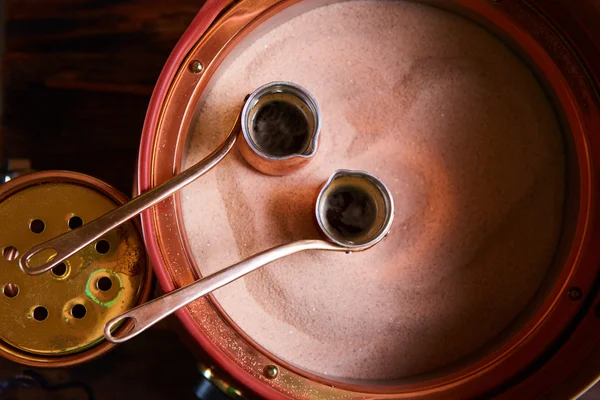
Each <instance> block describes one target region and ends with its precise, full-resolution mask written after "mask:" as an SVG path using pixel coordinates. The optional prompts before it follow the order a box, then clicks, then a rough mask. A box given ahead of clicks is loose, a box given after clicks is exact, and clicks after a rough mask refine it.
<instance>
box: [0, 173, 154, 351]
mask: <svg viewBox="0 0 600 400" xmlns="http://www.w3.org/2000/svg"><path fill="white" fill-rule="evenodd" d="M124 201H126V198H125V196H123V195H122V194H120V193H118V192H117V191H116V190H115V189H113V188H111V187H110V186H108V185H106V184H104V183H102V182H100V181H98V180H96V179H93V178H90V177H88V176H85V175H81V174H74V173H64V172H45V173H38V174H32V175H28V176H25V177H22V178H19V179H17V180H15V181H14V182H9V183H8V184H6V185H3V186H0V221H2V229H1V230H0V251H1V254H0V310H1V312H0V340H1V342H0V353H1V352H2V350H4V351H5V352H6V351H8V352H11V351H13V350H15V349H16V350H17V352H22V353H26V354H27V353H28V354H32V355H43V356H60V355H66V354H71V353H77V352H82V351H83V350H86V349H90V348H91V347H92V346H94V345H96V344H98V343H99V342H102V341H103V338H104V336H103V333H102V330H103V327H104V325H105V323H106V322H108V321H109V320H110V319H111V318H114V317H116V316H118V315H119V314H121V313H123V312H125V311H126V310H128V309H130V308H132V307H135V306H136V305H138V304H140V303H141V302H143V301H144V300H145V298H146V297H147V295H148V290H149V285H148V282H149V278H150V271H149V266H148V265H147V262H146V256H145V251H144V248H143V241H142V238H141V235H140V233H139V231H138V229H137V227H136V225H135V224H134V223H133V222H127V223H125V224H123V225H121V226H120V227H118V228H117V229H114V230H113V231H111V232H109V233H107V234H106V235H105V236H103V237H102V238H101V239H100V240H98V241H97V242H95V243H93V244H91V245H89V246H87V247H85V248H84V249H83V250H81V251H80V252H78V253H76V254H75V255H73V256H72V257H70V258H68V259H67V260H66V262H64V263H62V264H59V265H58V266H57V267H55V268H54V269H53V270H52V272H51V273H46V274H42V275H38V276H29V275H27V274H25V273H24V272H23V271H21V270H20V269H19V266H18V264H17V261H18V255H19V253H22V252H24V251H26V250H27V249H29V248H30V247H32V246H34V245H36V244H38V243H41V242H44V241H46V240H49V239H51V238H53V237H56V236H58V235H60V234H62V233H65V232H67V231H69V230H70V229H76V228H77V227H78V226H81V224H85V223H86V222H89V221H91V220H93V219H95V218H97V217H99V216H100V215H102V214H104V213H106V212H108V211H110V210H112V209H114V208H116V207H117V206H118V205H119V204H121V203H123V202H124ZM2 342H3V343H2ZM105 347H106V346H105ZM11 348H12V349H11ZM26 358H27V357H26ZM35 358H36V357H33V359H35Z"/></svg>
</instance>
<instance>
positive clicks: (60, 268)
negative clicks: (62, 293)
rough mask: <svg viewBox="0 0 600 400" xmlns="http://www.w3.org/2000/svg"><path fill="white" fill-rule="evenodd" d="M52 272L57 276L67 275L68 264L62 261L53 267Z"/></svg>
mask: <svg viewBox="0 0 600 400" xmlns="http://www.w3.org/2000/svg"><path fill="white" fill-rule="evenodd" d="M52 273H53V274H54V276H57V277H62V276H65V274H66V273H67V266H66V264H65V263H60V264H58V265H56V266H55V267H54V268H52Z"/></svg>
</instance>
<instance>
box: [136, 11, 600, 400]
mask: <svg viewBox="0 0 600 400" xmlns="http://www.w3.org/2000/svg"><path fill="white" fill-rule="evenodd" d="M307 3H308V1H305V2H302V3H301V2H300V1H299V0H279V1H278V0H259V1H256V2H250V1H241V2H237V3H231V4H230V2H229V1H228V0H214V1H209V2H207V3H206V5H205V7H204V8H203V9H202V10H201V11H200V13H199V14H198V16H197V17H196V19H195V20H194V21H193V22H192V25H191V26H190V27H189V28H188V30H187V31H186V33H185V34H184V36H183V37H182V39H181V40H180V42H179V44H178V45H177V47H176V48H175V50H174V52H173V53H172V55H171V57H170V58H169V60H168V62H167V64H166V66H165V69H164V70H163V73H162V74H161V77H160V79H159V82H158V84H157V86H156V88H155V91H154V94H153V97H152V101H151V104H150V107H149V110H148V114H147V116H146V122H145V126H144V132H143V136H142V143H141V148H140V159H139V168H138V181H139V186H140V190H146V189H148V188H150V187H154V186H156V185H157V184H160V183H162V182H164V181H166V180H167V179H169V178H170V177H171V176H172V175H173V173H174V171H178V170H179V168H180V165H181V158H182V153H183V149H184V147H185V143H186V137H187V134H188V132H189V129H190V124H191V121H192V119H193V117H194V110H195V107H196V104H197V103H198V102H199V101H200V99H201V96H202V94H203V92H204V91H205V90H206V88H207V86H208V85H209V81H210V78H211V77H212V76H213V75H214V74H215V72H216V71H217V69H218V68H219V66H220V65H221V63H222V62H223V61H224V60H225V57H226V56H227V54H228V53H229V52H230V51H231V50H232V49H233V48H234V47H235V46H236V45H237V44H238V43H240V41H242V40H243V38H244V37H246V36H247V35H248V34H249V33H251V32H252V31H253V30H254V29H255V28H256V27H258V26H259V25H261V24H262V23H263V22H265V21H266V20H268V19H269V18H271V17H272V16H274V15H276V14H279V13H282V12H284V11H287V10H289V9H290V7H292V6H297V7H302V6H303V5H304V4H307ZM454 3H455V5H456V6H457V7H459V8H460V9H462V10H463V11H465V12H466V14H467V15H468V16H471V17H473V19H476V20H478V22H484V23H486V24H488V25H491V26H493V27H495V28H497V29H498V30H499V31H501V32H504V33H505V34H506V35H507V36H508V37H509V38H510V39H511V41H512V42H514V44H515V45H516V47H517V48H518V49H519V50H520V52H521V53H523V54H525V55H526V56H527V58H528V59H529V60H531V62H532V63H533V64H534V66H535V67H536V69H537V70H538V72H539V74H540V76H543V77H545V79H546V81H547V83H548V86H549V89H550V90H551V91H552V92H553V93H554V96H555V98H556V99H557V102H558V103H559V104H560V107H561V111H562V114H563V118H564V125H565V127H566V128H567V129H566V131H567V132H569V133H570V140H572V142H573V146H574V152H575V154H576V164H577V166H576V167H577V169H578V176H577V185H578V187H577V190H578V193H577V194H578V203H577V204H576V206H577V207H576V208H577V215H576V216H575V218H574V234H573V239H572V241H571V245H570V249H569V251H568V256H567V257H566V261H565V262H564V264H563V265H564V266H563V267H562V269H561V271H560V273H559V274H558V276H557V277H556V279H555V281H554V286H553V287H552V289H551V290H550V292H549V293H547V295H546V297H545V301H544V302H543V303H542V304H541V305H540V306H539V308H537V311H536V312H535V313H534V314H533V317H532V318H531V319H530V320H529V321H528V322H527V323H526V324H525V325H524V326H523V327H522V328H521V329H520V330H519V331H518V332H516V333H515V334H514V335H513V336H512V337H511V338H510V339H509V340H508V341H506V342H505V343H504V344H502V345H501V346H500V347H499V348H497V349H496V350H494V351H493V352H491V353H489V354H487V355H486V356H484V357H483V358H481V359H479V360H477V361H476V362H474V363H472V364H470V365H468V366H466V367H464V368H462V369H460V370H458V371H456V372H451V373H449V374H448V375H445V376H443V377H439V378H435V379H432V380H427V381H422V382H417V383H412V384H404V385H386V386H382V385H376V384H369V383H364V384H360V383H356V382H350V383H345V382H338V381H328V380H325V379H324V378H322V377H318V376H314V375H311V374H309V373H306V372H304V371H299V370H297V369H296V368H294V367H293V366H291V365H288V364H286V363H284V362H282V361H281V360H278V359H276V358H274V357H273V356H271V355H269V354H267V353H266V352H263V351H262V350H261V349H260V348H259V347H258V346H256V345H255V344H254V343H252V341H251V340H249V338H247V337H245V335H243V334H241V333H239V332H237V331H236V329H235V328H234V327H232V325H231V324H230V321H228V319H227V317H226V316H225V315H223V314H222V313H221V312H220V311H219V308H218V306H217V305H215V304H213V303H212V302H211V300H210V298H204V299H201V300H199V301H196V302H194V303H193V304H191V305H190V306H188V307H187V308H185V309H182V310H180V311H179V312H178V314H177V315H178V317H179V318H180V320H181V321H182V322H183V324H184V326H185V327H186V329H187V330H188V331H189V332H190V333H191V335H192V336H193V337H194V338H195V339H196V340H197V341H198V343H199V344H200V345H201V346H202V347H203V348H204V350H206V351H207V352H208V353H209V355H210V356H211V357H213V358H214V359H215V361H216V362H217V363H218V364H220V365H221V367H222V368H224V369H225V370H226V371H227V372H228V373H229V374H231V375H232V376H233V377H234V378H235V379H236V380H237V381H238V382H240V383H241V384H243V385H244V386H246V387H247V388H249V389H250V390H251V391H253V392H254V393H256V394H259V395H261V396H264V397H267V398H282V397H287V396H292V397H297V398H306V397H309V398H342V397H343V398H373V397H376V398H408V397H410V398H415V397H430V398H449V397H460V398H466V397H476V396H486V397H489V396H491V395H496V396H500V395H502V396H507V397H513V398H514V397H515V396H518V397H521V398H522V397H523V396H525V397H532V396H539V395H541V394H542V393H544V392H546V391H547V390H550V389H551V388H552V387H553V386H557V385H559V384H560V383H561V382H562V381H563V380H564V379H565V378H566V377H567V376H568V375H569V374H570V373H571V372H572V371H574V370H575V369H576V368H577V367H578V365H579V364H580V363H581V362H582V360H583V359H584V358H585V357H586V356H587V355H588V353H589V352H590V351H592V349H596V350H597V349H598V347H599V346H600V337H599V335H598V333H597V332H599V331H600V312H597V313H596V314H599V315H598V316H595V313H594V311H593V310H594V307H595V308H596V310H597V309H598V308H599V307H600V306H599V305H598V303H599V301H600V295H599V294H598V284H599V282H598V281H597V274H598V262H599V261H600V251H598V250H597V249H595V248H594V242H595V241H596V240H597V239H600V238H599V236H600V231H599V229H598V226H599V225H598V222H600V221H599V216H598V215H597V206H596V204H595V202H594V201H593V200H594V199H595V198H596V191H597V186H598V182H597V178H596V173H595V170H596V168H597V167H596V166H595V165H594V162H595V160H594V157H595V156H596V155H597V154H600V142H599V141H598V139H597V138H595V137H594V128H597V127H598V126H600V101H599V99H598V96H597V92H596V89H595V85H597V84H598V81H596V82H594V81H593V80H594V79H598V78H597V77H596V78H595V77H593V76H592V75H590V73H589V71H593V70H594V68H593V67H594V66H593V65H590V63H592V62H595V63H596V67H598V66H599V65H598V64H600V44H598V43H594V42H593V40H592V39H590V38H591V37H593V36H591V34H590V33H588V32H586V31H585V30H584V29H583V28H582V27H581V26H580V25H579V24H574V23H573V22H574V21H575V22H577V21H578V20H575V19H574V17H573V15H578V14H570V13H565V10H567V9H569V7H572V5H571V4H569V3H568V2H567V1H564V2H561V3H558V2H554V3H553V4H552V5H549V6H546V5H544V6H542V5H541V3H542V2H541V1H540V2H533V1H531V2H498V1H489V0H458V1H455V2H454ZM435 4H437V5H442V4H443V5H446V6H448V2H435ZM586 7H587V9H586ZM595 7H596V6H593V5H591V3H590V4H588V5H586V4H582V5H581V9H580V14H581V18H590V19H587V20H585V19H584V20H583V22H585V23H586V27H589V29H590V30H596V31H597V33H598V32H600V30H599V29H598V27H597V26H596V24H595V23H594V18H593V17H589V16H590V15H591V16H593V15H594V12H595V13H596V15H598V13H599V12H600V9H598V8H595ZM465 12H463V14H465ZM580 23H581V22H580ZM596 37H600V35H597V36H596ZM572 43H577V44H578V47H575V46H573V45H572ZM198 62H200V63H201V64H202V65H203V69H202V72H201V73H197V69H196V70H194V69H193V68H192V69H191V68H190V67H189V66H190V65H192V64H193V63H196V64H194V65H197V63H198ZM586 66H587V68H586ZM595 70H600V69H599V68H596V69H595ZM142 225H143V231H144V237H145V242H146V245H147V249H148V253H149V256H150V259H151V261H152V263H153V264H154V265H155V266H156V268H155V270H156V274H157V276H158V280H159V282H160V284H161V285H162V287H163V289H164V290H165V291H170V290H173V289H174V288H176V287H180V286H183V285H186V284H188V283H191V282H192V281H193V280H194V279H196V278H197V276H196V273H195V272H194V271H195V268H194V265H195V264H194V261H193V260H192V259H191V257H190V256H189V254H191V253H190V252H189V251H188V249H187V244H186V239H185V235H184V234H182V231H183V229H182V221H181V214H180V207H179V197H178V196H174V197H172V198H170V199H168V200H166V201H164V202H163V203H161V204H159V205H157V206H156V207H154V208H153V209H152V210H148V211H146V212H145V213H144V214H143V215H142ZM595 280H596V281H595ZM570 288H578V289H579V290H580V291H581V293H582V294H583V295H582V296H581V298H580V299H577V300H573V299H572V296H569V291H570ZM271 364H273V365H277V366H278V367H279V375H278V377H277V379H272V380H270V379H268V378H266V377H265V376H264V375H263V369H264V368H265V366H267V365H271ZM595 372H596V373H595V374H593V376H596V375H597V372H598V371H595ZM590 379H592V377H591V378H590ZM588 383H589V382H588ZM334 385H335V388H334V387H333V386H334Z"/></svg>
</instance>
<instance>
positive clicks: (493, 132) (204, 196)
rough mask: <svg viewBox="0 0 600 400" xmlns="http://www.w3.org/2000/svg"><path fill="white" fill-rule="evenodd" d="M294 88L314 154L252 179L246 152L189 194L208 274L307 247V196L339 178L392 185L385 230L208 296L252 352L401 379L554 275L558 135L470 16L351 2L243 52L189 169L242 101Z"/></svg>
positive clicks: (209, 103) (534, 91)
mask: <svg viewBox="0 0 600 400" xmlns="http://www.w3.org/2000/svg"><path fill="white" fill-rule="evenodd" d="M274 80H289V81H293V82H296V83H298V84H300V85H302V86H304V87H306V88H307V89H308V90H309V91H311V93H312V94H313V95H314V96H315V97H316V99H317V101H318V103H319V105H320V107H321V110H322V116H323V127H322V131H321V142H320V147H319V150H318V154H317V156H316V159H315V161H314V162H313V163H312V164H310V165H309V166H308V167H307V168H306V169H303V170H302V171H300V172H298V173H296V174H293V175H291V176H287V177H281V178H276V177H269V176H265V175H262V174H260V173H258V172H256V171H254V170H252V169H251V168H250V167H249V166H247V165H246V164H245V162H244V161H243V160H242V159H241V157H240V155H239V153H238V152H237V151H236V152H234V154H232V155H230V156H228V157H227V158H226V159H225V161H224V162H223V163H222V164H221V165H219V166H217V167H216V169H215V170H214V171H212V172H210V173H209V174H208V175H206V176H205V177H203V178H202V179H200V180H199V181H197V182H195V183H194V184H192V185H190V186H189V187H187V188H186V189H185V190H184V193H183V199H184V200H183V208H184V210H183V211H184V220H185V226H186V231H187V234H188V237H189V241H190V244H191V247H192V251H193V255H194V257H195V259H196V261H197V264H198V266H199V268H200V269H201V271H202V273H203V274H208V273H212V272H215V271H217V270H219V269H221V268H223V267H225V266H227V265H230V264H232V263H234V262H237V261H239V260H241V259H243V258H245V257H247V256H249V255H252V254H253V253H256V252H258V251H261V250H264V249H266V248H268V247H271V246H274V245H277V244H281V243H284V242H288V241H291V240H296V239H302V238H312V237H317V231H316V228H315V226H314V222H313V218H312V215H313V209H312V202H313V200H314V196H315V195H316V191H317V189H318V187H319V185H320V184H321V183H322V182H324V181H325V180H326V178H327V177H328V176H329V175H330V174H331V173H332V172H333V171H334V170H335V169H337V168H349V169H364V170H366V171H369V172H371V173H373V174H375V175H377V176H378V177H380V178H381V179H382V180H383V181H384V182H385V183H386V184H387V185H388V187H389V188H390V190H391V191H392V194H393V196H394V200H395V204H396V219H395V222H394V226H393V227H392V233H391V234H390V236H389V237H388V238H387V239H386V240H385V241H384V242H382V243H381V244H379V245H378V246H377V247H375V248H373V249H371V250H370V251H368V252H365V253H362V254H352V255H345V254H324V253H317V252H311V253H303V254H298V255H295V256H292V257H289V258H287V259H285V260H282V261H279V262H277V263H274V264H272V265H270V266H268V267H266V268H264V269H262V270H260V271H256V272H254V273H252V274H251V275H249V276H248V277H246V278H245V279H242V280H240V281H237V282H235V283H233V284H231V285H229V286H227V287H225V288H222V289H220V290H218V291H217V292H216V293H215V295H216V298H217V299H218V301H219V302H220V304H221V305H222V306H223V308H224V309H225V310H226V312H227V313H228V314H229V315H230V316H231V318H232V319H233V320H234V321H236V323H237V324H238V325H239V327H240V328H241V329H243V330H244V331H246V332H247V333H248V334H249V335H250V336H251V337H252V338H253V339H254V340H255V341H256V342H258V343H259V344H260V345H262V346H263V347H264V348H265V349H267V350H268V351H270V352H272V353H274V354H276V355H277V356H279V357H281V358H283V359H285V360H287V361H290V362H292V363H294V364H296V365H297V366H299V367H301V368H304V369H307V370H310V371H313V372H317V373H320V374H325V375H327V376H332V377H350V378H398V377H404V376H408V375H412V374H416V373H421V372H425V371H429V370H432V369H434V368H437V367H439V366H443V365H445V364H447V363H449V362H452V361H454V360H456V359H457V358H459V357H461V356H464V355H466V354H468V353H470V352H472V351H474V350H476V349H478V348H479V347H480V346H481V345H483V344H485V343H486V342H488V341H489V340H490V339H491V338H493V337H494V336H495V335H497V333H498V332H499V331H500V330H502V329H503V328H504V327H506V326H507V325H508V324H509V323H510V321H511V320H512V319H513V318H514V317H515V316H516V315H517V314H518V313H519V312H520V311H521V310H522V309H523V307H524V306H525V304H527V303H528V301H529V300H530V298H531V296H533V294H534V293H535V291H536V289H537V288H538V287H539V285H540V282H541V280H542V279H543V277H544V275H545V274H546V272H547V269H548V265H549V263H550V261H551V258H552V254H553V250H554V248H555V246H556V242H557V238H558V234H559V230H560V224H561V217H560V214H561V207H562V201H563V194H564V193H563V192H564V185H563V181H564V173H563V169H564V160H563V149H562V142H561V138H560V132H559V128H558V126H557V123H556V120H555V117H554V115H553V113H552V110H551V107H550V105H549V102H548V100H547V99H546V97H545V95H544V93H543V91H542V90H541V88H540V87H539V85H538V84H537V82H536V80H535V79H534V77H533V75H532V73H531V72H530V71H529V70H528V69H527V68H526V67H525V66H524V65H523V64H522V63H521V62H520V61H519V60H518V59H517V58H516V57H515V56H514V55H513V54H512V53H511V52H510V51H509V50H507V49H506V48H505V47H504V46H503V45H502V43H500V42H499V41H498V40H496V39H495V38H494V37H492V36H491V35H490V34H488V33H486V32H485V31H484V30H482V29H480V28H478V27H477V26H475V25H473V24H472V23H470V22H468V21H466V20H464V19H462V18H460V17H457V16H454V15H452V14H448V13H446V12H442V11H440V10H437V9H434V8H430V7H427V6H422V5H415V4H410V3H403V2H397V3H394V2H376V1H356V2H351V3H338V4H335V5H330V6H325V7H322V8H319V9H316V10H313V11H311V12H308V13H306V14H303V15H301V16H299V17H297V18H295V19H293V20H291V21H289V22H287V23H285V24H284V25H282V26H280V27H278V28H276V29H274V30H273V31H271V32H269V33H268V34H267V35H265V36H263V37H262V38H260V39H258V40H257V41H256V42H255V43H253V44H252V45H251V46H250V47H249V48H248V49H247V50H246V51H245V52H244V53H243V54H241V56H240V57H239V58H238V59H237V61H235V63H234V64H233V65H232V66H231V67H229V68H228V69H227V70H226V71H225V73H224V74H223V75H222V77H220V78H219V80H218V81H217V82H216V84H215V86H214V88H213V89H212V91H211V93H210V94H209V96H208V98H207V99H206V101H205V103H204V104H202V105H201V114H200V117H199V119H198V123H197V126H196V129H195V133H194V135H193V138H192V140H191V142H190V147H189V150H188V156H187V159H186V161H185V165H186V166H190V165H192V163H195V162H197V161H199V160H200V159H201V158H202V157H204V156H205V155H207V154H208V153H209V152H210V151H211V150H213V149H214V148H216V146H217V145H218V144H219V143H220V141H221V140H222V139H223V138H224V136H225V134H226V133H227V132H228V130H229V128H230V125H231V123H232V122H233V119H234V116H235V113H236V112H238V111H239V109H238V108H237V105H238V104H240V102H241V100H242V99H243V98H244V95H246V94H247V93H250V92H252V91H253V90H254V89H255V88H257V87H259V86H261V85H263V84H265V83H267V82H270V81H274Z"/></svg>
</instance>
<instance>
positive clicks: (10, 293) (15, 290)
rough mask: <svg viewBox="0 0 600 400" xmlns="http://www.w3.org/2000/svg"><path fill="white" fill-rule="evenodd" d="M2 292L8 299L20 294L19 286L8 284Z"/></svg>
mask: <svg viewBox="0 0 600 400" xmlns="http://www.w3.org/2000/svg"><path fill="white" fill-rule="evenodd" d="M2 292H3V293H4V295H5V296H6V297H9V298H13V297H15V296H16V295H18V294H19V286H18V285H16V284H14V283H7V284H6V285H5V286H4V287H3V288H2Z"/></svg>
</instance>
